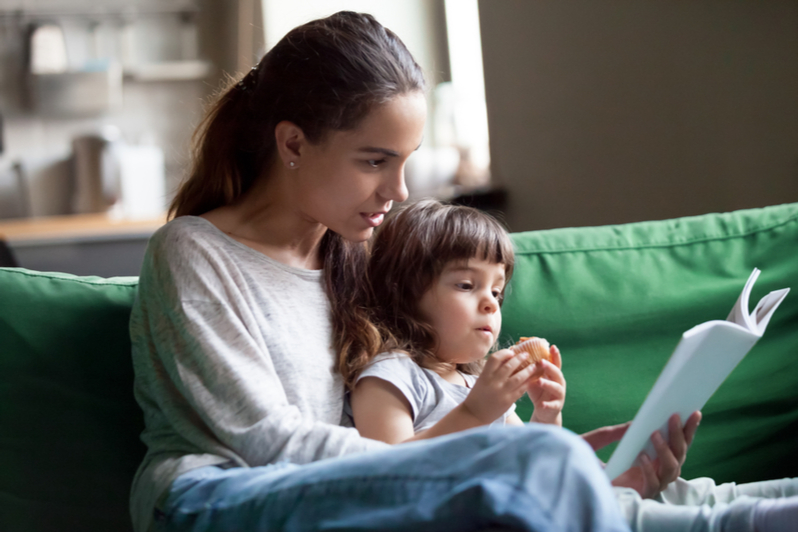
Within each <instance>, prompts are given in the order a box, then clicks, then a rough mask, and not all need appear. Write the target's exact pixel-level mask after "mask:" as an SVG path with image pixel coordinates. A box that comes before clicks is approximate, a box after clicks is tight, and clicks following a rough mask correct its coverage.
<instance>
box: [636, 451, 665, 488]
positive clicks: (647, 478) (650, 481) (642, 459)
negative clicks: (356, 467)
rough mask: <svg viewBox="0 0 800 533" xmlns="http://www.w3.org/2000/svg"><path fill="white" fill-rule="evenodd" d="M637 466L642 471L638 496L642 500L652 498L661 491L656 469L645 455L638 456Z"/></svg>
mask: <svg viewBox="0 0 800 533" xmlns="http://www.w3.org/2000/svg"><path fill="white" fill-rule="evenodd" d="M656 462H658V461H656ZM639 465H640V468H641V469H642V488H641V490H639V494H640V495H641V496H642V498H652V497H653V496H655V495H656V494H658V493H659V492H661V491H662V490H663V489H662V487H661V482H660V480H659V477H658V473H657V472H656V470H657V467H656V465H655V464H653V461H651V460H650V458H649V457H648V456H647V454H645V453H642V454H640V455H639Z"/></svg>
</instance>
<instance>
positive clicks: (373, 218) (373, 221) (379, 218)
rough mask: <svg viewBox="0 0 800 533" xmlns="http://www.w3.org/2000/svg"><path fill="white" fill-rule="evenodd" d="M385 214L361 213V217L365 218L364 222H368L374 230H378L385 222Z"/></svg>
mask: <svg viewBox="0 0 800 533" xmlns="http://www.w3.org/2000/svg"><path fill="white" fill-rule="evenodd" d="M384 214H385V213H361V216H362V217H364V220H366V221H367V224H369V225H370V226H372V227H373V228H377V227H378V226H380V225H381V223H382V222H383V215H384Z"/></svg>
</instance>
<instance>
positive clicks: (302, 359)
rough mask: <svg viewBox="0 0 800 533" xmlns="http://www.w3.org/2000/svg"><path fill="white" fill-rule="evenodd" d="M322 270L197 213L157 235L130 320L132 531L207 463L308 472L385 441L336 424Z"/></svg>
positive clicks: (338, 396) (339, 387) (337, 399)
mask: <svg viewBox="0 0 800 533" xmlns="http://www.w3.org/2000/svg"><path fill="white" fill-rule="evenodd" d="M329 313H330V308H329V304H328V300H327V297H326V295H325V292H324V287H323V280H322V272H321V271H314V270H303V269H299V268H293V267H290V266H287V265H284V264H282V263H280V262H278V261H275V260H273V259H270V258H269V257H267V256H265V255H263V254H261V253H259V252H256V251H255V250H253V249H251V248H249V247H247V246H245V245H243V244H241V243H239V242H237V241H235V240H233V239H231V238H230V237H228V236H227V235H225V234H224V233H222V232H221V231H219V230H218V229H217V228H216V227H215V226H214V225H212V224H211V223H210V222H208V221H206V220H205V219H203V218H199V217H180V218H177V219H175V220H173V221H172V222H170V223H168V224H166V225H165V226H164V227H163V228H161V229H160V230H159V231H157V232H156V233H155V235H153V237H152V239H151V240H150V243H149V245H148V248H147V252H146V254H145V259H144V264H143V266H142V271H141V275H140V279H139V293H138V296H137V298H136V301H135V303H134V306H133V311H132V314H131V322H130V333H131V341H132V345H133V367H134V372H135V376H136V377H135V384H134V393H135V396H136V400H137V401H138V402H139V405H140V406H141V407H142V410H143V411H144V419H145V431H144V432H143V433H142V440H143V441H144V443H145V444H146V445H147V448H148V451H147V455H146V456H145V458H144V461H143V462H142V464H141V466H140V467H139V470H138V472H137V473H136V477H135V479H134V482H133V488H132V493H131V514H132V518H133V525H134V528H135V529H137V530H142V529H149V528H150V527H151V525H152V523H151V519H152V516H153V508H154V506H155V505H156V503H157V501H158V500H159V498H160V497H162V496H163V495H164V494H165V490H166V489H167V488H168V487H169V485H170V484H171V482H172V481H173V480H174V479H175V478H176V477H177V476H179V475H180V474H182V473H184V472H186V471H188V470H191V469H193V468H198V467H201V466H207V465H212V464H225V463H227V464H231V465H237V466H245V467H246V466H258V465H266V464H270V463H274V462H277V461H290V462H293V463H298V464H303V463H309V462H311V461H316V460H319V459H324V458H329V457H338V456H341V455H345V454H350V453H356V452H361V451H366V450H371V449H378V448H384V447H386V446H388V445H386V444H384V443H380V442H377V441H373V440H368V439H363V438H361V437H360V436H359V435H358V433H357V432H356V430H355V429H353V428H347V427H340V425H339V424H340V422H341V420H342V403H343V396H344V394H343V393H344V387H343V384H342V379H341V377H340V376H339V375H337V374H336V373H334V371H333V363H334V353H333V349H332V347H331V321H330V316H329Z"/></svg>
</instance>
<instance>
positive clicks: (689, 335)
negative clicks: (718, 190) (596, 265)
mask: <svg viewBox="0 0 800 533" xmlns="http://www.w3.org/2000/svg"><path fill="white" fill-rule="evenodd" d="M760 273H761V271H760V270H759V269H757V268H756V269H754V270H753V273H752V274H750V278H749V279H748V280H747V283H746V284H745V286H744V289H743V290H742V294H741V295H740V296H739V300H738V301H737V302H736V305H734V306H733V310H732V311H731V313H730V315H728V319H727V320H711V321H709V322H704V323H703V324H700V325H698V326H695V327H693V328H692V329H690V330H689V331H687V332H685V333H684V334H683V337H682V338H681V340H680V342H679V343H678V346H677V347H676V348H675V351H674V352H673V354H672V357H671V358H670V359H669V361H668V362H667V364H666V366H665V367H664V370H662V371H661V375H660V376H659V377H658V380H656V383H655V385H653V388H652V390H651V391H650V394H648V396H647V398H646V399H645V401H644V403H643V404H642V406H641V407H640V408H639V412H638V413H636V417H635V418H634V419H633V423H632V424H631V426H630V427H629V428H628V431H627V432H626V433H625V435H624V436H623V438H622V440H621V441H620V443H619V445H618V446H617V449H616V450H614V453H613V454H612V455H611V458H610V459H609V461H608V464H607V465H606V474H607V475H608V477H609V478H610V479H614V478H615V477H617V476H619V475H620V474H622V473H623V472H624V471H626V470H627V469H628V468H630V467H631V466H633V464H634V462H635V461H636V459H637V457H638V455H639V452H641V451H643V450H644V451H645V453H647V455H648V456H649V457H650V458H651V459H655V458H656V457H657V454H656V452H655V449H654V447H653V444H652V443H651V442H650V435H651V434H652V433H653V432H654V431H656V430H660V431H661V435H662V436H663V437H664V439H665V440H668V439H667V436H668V423H669V417H670V416H671V415H672V414H673V413H678V414H679V415H680V417H681V423H685V422H686V419H687V418H688V417H689V415H691V414H692V413H693V412H694V411H697V410H699V409H702V407H703V406H704V405H705V403H706V402H707V401H708V399H709V398H711V395H712V394H714V392H715V391H716V390H717V389H718V388H719V386H720V385H721V384H722V382H723V381H725V379H726V378H727V377H728V375H729V374H730V373H731V372H732V371H733V369H734V368H735V367H736V365H737V364H739V361H741V360H742V359H743V358H744V356H745V355H747V352H749V351H750V349H751V348H752V347H753V346H754V345H755V343H756V342H757V341H758V339H760V338H761V336H762V335H763V334H764V330H766V329H767V324H769V320H770V318H772V314H773V313H774V312H775V310H776V309H777V308H778V306H779V305H780V303H781V302H782V301H783V299H784V298H785V297H786V295H787V294H788V293H789V289H781V290H778V291H773V292H771V293H769V294H768V295H766V296H764V298H762V299H761V301H760V302H758V305H757V306H756V308H755V310H754V311H753V312H752V313H749V312H748V310H749V300H750V291H751V289H752V288H753V285H754V284H755V282H756V279H758V275H759V274H760Z"/></svg>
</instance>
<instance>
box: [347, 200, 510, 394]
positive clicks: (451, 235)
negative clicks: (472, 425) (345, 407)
mask: <svg viewBox="0 0 800 533" xmlns="http://www.w3.org/2000/svg"><path fill="white" fill-rule="evenodd" d="M473 258H478V259H484V260H488V261H492V262H494V263H498V264H502V265H504V266H505V275H506V285H507V284H508V281H510V280H511V275H512V274H513V271H514V248H513V245H512V243H511V239H510V238H509V236H508V233H507V231H506V229H505V228H504V227H503V226H502V224H500V222H499V221H497V220H496V219H495V218H493V217H491V216H490V215H488V214H486V213H484V212H482V211H479V210H477V209H474V208H471V207H465V206H456V205H446V204H443V203H441V202H439V201H437V200H421V201H418V202H414V203H412V204H408V205H406V206H403V207H401V208H400V209H398V210H397V211H396V212H395V213H392V215H391V216H390V217H389V218H388V219H387V220H386V221H385V222H384V223H383V225H382V226H380V228H379V229H378V231H377V233H376V235H375V238H374V239H373V243H372V254H371V257H370V261H369V268H368V269H367V272H368V278H369V295H368V300H369V305H368V307H369V310H370V317H371V319H372V322H373V325H374V326H375V328H376V329H377V330H378V332H379V333H380V336H381V340H380V344H379V345H378V346H377V347H374V346H373V347H371V348H370V347H365V348H366V349H364V350H361V351H352V352H351V353H350V354H349V358H348V359H347V360H346V361H344V362H343V363H342V364H340V367H341V368H342V374H343V375H344V378H345V383H346V384H347V386H348V387H350V388H352V387H353V386H354V385H355V381H356V380H357V378H358V375H359V373H360V372H361V370H362V369H363V368H364V367H365V366H366V365H368V364H369V363H370V361H371V360H372V359H373V358H374V357H375V355H377V354H378V353H381V352H390V351H398V352H405V353H407V354H408V355H409V356H410V357H411V358H412V359H414V361H416V363H417V364H419V365H420V366H422V367H424V368H430V369H434V370H435V369H436V368H437V367H440V366H441V362H440V361H439V359H438V358H437V357H436V355H435V350H436V347H437V343H438V338H437V336H436V331H435V330H434V329H433V328H432V327H431V326H430V324H428V322H427V321H426V320H425V318H424V317H423V316H422V315H421V314H420V311H419V302H420V301H421V300H422V296H423V295H424V294H425V292H426V291H427V290H428V289H430V288H431V287H432V286H433V284H434V283H435V282H436V280H437V279H438V278H439V276H440V275H441V274H442V272H443V271H444V269H445V267H446V266H447V265H448V264H449V263H451V262H453V261H463V262H465V263H466V262H467V261H469V260H470V259H473ZM504 293H505V288H504V289H503V293H502V294H501V303H502V296H503V295H504ZM482 366H483V362H482V361H479V362H476V363H470V364H463V365H462V364H459V365H458V369H459V370H460V371H462V372H464V373H467V374H477V373H479V372H480V369H481V368H482Z"/></svg>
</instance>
